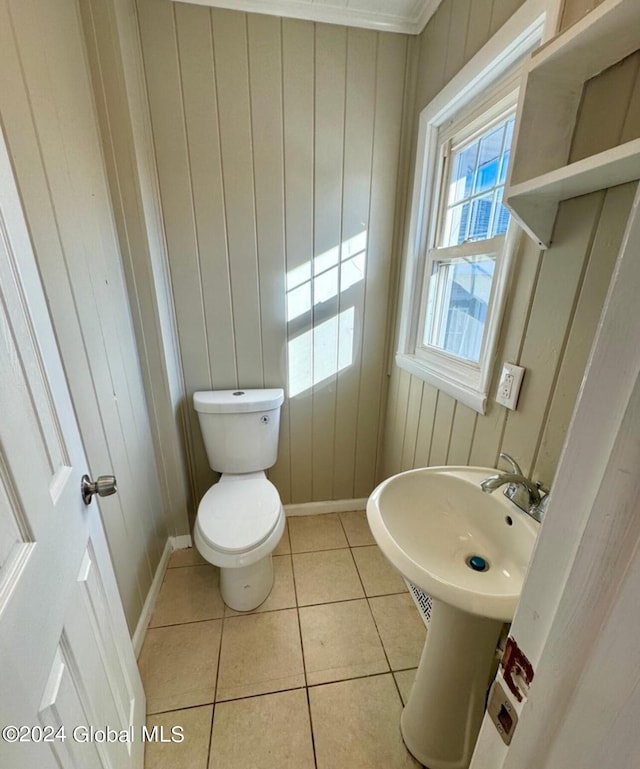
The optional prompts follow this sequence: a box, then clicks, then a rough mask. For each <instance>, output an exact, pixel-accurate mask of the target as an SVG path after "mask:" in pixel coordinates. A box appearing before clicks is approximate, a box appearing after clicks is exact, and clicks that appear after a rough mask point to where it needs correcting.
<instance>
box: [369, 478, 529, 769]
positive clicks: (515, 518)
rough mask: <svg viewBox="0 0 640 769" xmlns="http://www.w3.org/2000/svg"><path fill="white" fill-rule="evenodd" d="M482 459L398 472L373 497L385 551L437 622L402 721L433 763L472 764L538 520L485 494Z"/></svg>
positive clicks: (374, 522)
mask: <svg viewBox="0 0 640 769" xmlns="http://www.w3.org/2000/svg"><path fill="white" fill-rule="evenodd" d="M494 473H495V470H494V469H491V468H484V467H426V468H421V469H418V470H409V471H408V472H405V473H400V474H399V475H394V476H393V477H391V478H388V479H387V480H386V481H384V482H383V483H381V484H380V485H379V486H378V487H377V488H376V489H375V490H374V492H373V493H372V495H371V496H370V497H369V500H368V502H367V519H368V521H369V526H370V528H371V531H372V533H373V536H374V537H375V539H376V542H377V543H378V545H379V547H380V549H381V550H382V552H383V553H384V554H385V556H386V557H387V558H388V559H389V560H390V561H391V563H392V564H393V565H394V566H395V567H396V568H397V569H398V570H399V571H400V572H401V573H402V574H403V575H404V576H405V577H406V578H407V579H408V580H409V581H411V582H413V584H414V585H416V586H417V587H419V588H421V589H422V590H424V592H425V593H428V594H429V595H430V596H431V598H432V599H433V607H432V613H431V622H430V626H429V632H428V633H427V640H426V642H425V646H424V649H423V651H422V657H421V659H420V665H419V667H418V671H417V673H416V678H415V682H414V685H413V689H412V691H411V695H410V697H409V700H408V702H407V705H406V706H405V708H404V710H403V712H402V717H401V720H400V726H401V730H402V737H403V739H404V741H405V744H406V746H407V748H408V749H409V751H410V752H411V753H412V754H413V755H414V756H415V758H417V760H418V761H420V763H422V764H424V765H425V766H427V767H428V768H429V769H467V767H468V766H469V762H470V760H471V755H472V753H473V749H474V745H475V742H476V739H477V736H478V731H479V729H480V722H481V721H482V716H483V712H484V707H485V697H486V691H487V686H488V684H489V675H490V672H491V668H492V662H493V658H494V654H495V649H496V646H497V642H498V638H499V635H500V632H501V630H502V625H503V623H505V622H510V621H511V619H512V618H513V614H514V611H515V608H516V604H517V603H518V599H519V597H520V591H521V588H522V582H523V580H524V576H525V572H526V570H527V566H528V563H529V560H530V557H531V552H532V550H533V545H534V542H535V539H536V535H537V531H538V528H539V524H537V523H536V522H535V521H534V520H533V519H532V518H530V517H529V516H528V515H526V513H523V512H522V511H521V510H519V509H518V508H517V507H516V506H515V505H514V504H513V503H512V502H510V501H509V500H508V499H506V498H505V497H504V495H503V494H502V493H501V491H497V492H494V493H493V494H486V493H484V492H483V491H482V490H481V488H480V482H481V481H482V480H484V479H485V478H487V477H488V476H489V475H492V474H494Z"/></svg>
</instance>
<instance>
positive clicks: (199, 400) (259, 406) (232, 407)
mask: <svg viewBox="0 0 640 769" xmlns="http://www.w3.org/2000/svg"><path fill="white" fill-rule="evenodd" d="M283 402H284V390H282V389H281V388H274V389H271V390H240V389H238V390H205V391H202V392H197V393H194V394H193V407H194V408H195V410H196V411H200V412H204V413H206V414H223V413H234V412H236V413H237V412H241V411H269V410H271V409H277V408H279V407H280V406H282V404H283Z"/></svg>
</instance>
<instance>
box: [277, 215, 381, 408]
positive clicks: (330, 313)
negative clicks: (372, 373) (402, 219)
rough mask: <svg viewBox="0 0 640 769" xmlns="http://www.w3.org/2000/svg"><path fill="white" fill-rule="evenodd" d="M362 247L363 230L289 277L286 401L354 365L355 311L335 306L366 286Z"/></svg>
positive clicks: (363, 241)
mask: <svg viewBox="0 0 640 769" xmlns="http://www.w3.org/2000/svg"><path fill="white" fill-rule="evenodd" d="M366 247H367V232H366V230H363V231H362V232H360V233H358V234H357V235H354V236H353V237H351V238H348V239H347V240H344V241H343V242H342V244H341V245H340V246H336V247H334V248H331V249H329V250H328V251H324V252H323V253H322V254H319V255H318V256H316V257H314V259H313V260H312V261H309V262H305V263H304V264H301V265H299V266H298V267H295V268H293V269H292V270H290V271H289V272H288V273H287V285H286V288H287V322H288V328H289V342H288V350H289V397H290V398H291V397H294V396H295V395H299V394H300V393H302V392H304V391H305V390H308V389H309V388H311V387H313V386H314V385H317V384H319V383H320V382H322V381H323V380H325V379H328V378H329V377H331V376H333V375H334V374H337V373H338V372H339V371H342V370H344V369H345V368H347V367H348V366H350V365H351V364H352V363H353V357H354V339H355V308H354V307H353V306H351V307H347V308H346V309H344V310H342V311H341V312H339V313H337V312H336V304H337V297H338V296H339V295H344V296H341V298H340V303H341V304H342V305H344V304H345V303H346V302H347V301H348V294H347V292H348V290H349V289H350V288H351V287H353V286H355V285H357V284H358V283H360V282H361V281H362V280H364V277H365V268H366V253H367V252H366ZM332 300H333V301H332Z"/></svg>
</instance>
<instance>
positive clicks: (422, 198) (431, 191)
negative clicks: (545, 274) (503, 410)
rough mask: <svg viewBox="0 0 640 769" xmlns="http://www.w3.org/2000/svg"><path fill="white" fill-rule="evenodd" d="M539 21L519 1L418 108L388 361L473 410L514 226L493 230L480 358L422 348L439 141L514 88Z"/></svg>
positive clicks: (536, 3)
mask: <svg viewBox="0 0 640 769" xmlns="http://www.w3.org/2000/svg"><path fill="white" fill-rule="evenodd" d="M544 20H545V7H544V3H543V2H541V0H527V2H526V3H524V4H523V6H522V7H521V8H520V9H519V10H518V11H517V12H516V13H515V14H514V15H513V16H512V17H511V19H509V20H508V21H507V22H506V24H505V25H504V26H503V27H502V28H501V29H500V30H499V31H498V32H497V33H496V34H495V35H494V36H493V37H492V38H491V40H490V41H489V42H488V43H487V44H486V45H485V46H484V47H483V48H482V49H481V50H480V51H479V52H478V53H477V54H476V55H475V56H474V57H473V58H472V59H471V60H470V61H469V62H468V63H467V64H466V65H465V66H464V67H463V69H462V70H461V71H460V72H459V73H458V75H456V76H455V77H454V78H453V79H452V80H451V81H450V82H449V84H448V85H447V86H445V88H444V89H443V90H442V91H440V93H439V94H438V95H437V96H436V97H435V98H434V99H433V100H432V101H431V102H430V103H429V104H428V105H427V106H426V107H425V108H424V109H423V110H422V112H421V114H420V121H419V130H418V146H417V151H416V166H415V174H414V184H413V196H412V206H411V215H410V223H409V234H408V239H407V249H406V254H405V259H404V264H403V273H404V275H403V292H402V299H401V303H400V319H399V327H398V339H397V347H396V350H397V352H396V358H395V360H396V364H397V365H398V366H399V367H400V368H402V369H405V370H407V371H409V372H410V373H411V374H413V375H415V376H418V377H420V378H421V379H423V380H425V381H427V382H429V383H430V384H433V385H435V386H436V387H438V388H439V389H441V390H443V391H444V392H446V393H447V394H449V395H452V396H453V397H454V398H456V399H457V400H459V401H461V402H462V403H464V404H465V405H467V406H469V407H470V408H472V409H474V410H476V411H478V412H479V413H481V414H484V413H485V411H486V403H487V398H488V390H489V384H490V380H491V374H492V370H493V364H494V358H495V352H496V347H497V341H498V332H499V327H500V322H501V320H502V314H503V311H504V304H505V299H506V293H507V289H508V285H509V277H510V272H511V270H510V268H511V265H512V262H513V257H514V254H515V252H516V250H517V248H518V243H519V239H520V234H521V230H520V228H519V227H518V226H517V225H516V223H515V221H514V219H513V217H511V220H510V223H509V227H508V230H507V233H506V235H504V236H499V237H500V238H502V237H504V245H503V248H502V252H501V255H500V257H499V258H497V260H496V269H495V272H494V276H493V281H492V287H491V294H490V307H489V310H488V313H487V319H486V327H485V333H484V341H483V345H482V349H481V355H480V361H479V362H478V363H473V362H469V361H465V360H464V359H462V358H459V357H457V356H454V355H451V354H448V353H446V352H444V351H436V349H435V348H429V349H426V348H424V347H423V346H422V339H423V331H424V317H425V310H426V307H425V303H426V298H427V290H426V289H427V282H428V281H427V276H428V275H429V274H430V267H431V265H432V264H433V260H434V256H435V255H436V254H435V253H434V250H433V249H434V247H435V244H436V233H437V228H438V223H439V221H440V219H441V213H442V206H445V205H446V201H444V200H443V198H444V196H443V195H441V194H440V191H441V189H442V186H443V184H444V178H443V174H444V158H443V151H442V148H443V146H445V145H446V144H447V143H449V141H450V139H451V137H452V136H453V135H455V133H456V131H457V132H458V133H460V128H461V124H464V126H465V128H464V129H463V130H464V132H465V133H466V131H467V129H468V130H469V135H471V134H472V133H473V130H474V125H475V127H476V130H477V128H478V127H479V125H481V124H482V123H483V117H484V116H485V115H486V113H487V111H488V110H492V109H493V108H494V107H495V109H496V111H497V112H499V109H500V105H501V104H507V102H508V101H509V98H510V97H512V94H513V93H514V91H516V90H517V88H518V83H519V80H520V73H521V65H522V61H523V58H524V57H525V55H526V54H528V53H529V52H530V51H532V50H533V49H534V48H535V47H536V46H537V45H538V44H539V43H540V41H541V39H542V34H543V29H544ZM516 131H517V120H516ZM513 141H515V132H514V140H513ZM507 181H508V180H507ZM493 240H496V239H495V238H494V239H493ZM487 242H488V241H475V242H471V243H469V244H461V246H456V247H455V248H456V249H461V250H462V251H464V248H463V247H464V246H467V245H469V246H470V249H471V250H474V247H475V250H476V251H477V250H478V243H487ZM447 250H449V249H447Z"/></svg>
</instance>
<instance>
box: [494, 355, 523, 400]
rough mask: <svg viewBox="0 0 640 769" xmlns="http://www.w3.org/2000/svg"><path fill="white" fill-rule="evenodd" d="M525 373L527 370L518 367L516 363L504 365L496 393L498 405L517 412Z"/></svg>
mask: <svg viewBox="0 0 640 769" xmlns="http://www.w3.org/2000/svg"><path fill="white" fill-rule="evenodd" d="M524 372H525V369H524V368H523V367H522V366H516V364H515V363H506V362H505V363H503V364H502V372H501V374H500V381H499V382H498V392H497V393H496V402H497V403H500V404H501V405H502V406H505V407H506V408H508V409H512V410H515V408H516V406H517V405H518V397H519V395H520V387H521V386H522V379H523V377H524Z"/></svg>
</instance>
